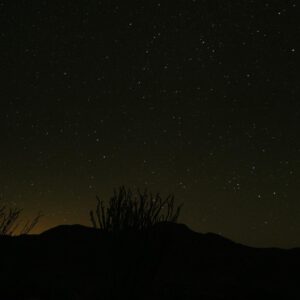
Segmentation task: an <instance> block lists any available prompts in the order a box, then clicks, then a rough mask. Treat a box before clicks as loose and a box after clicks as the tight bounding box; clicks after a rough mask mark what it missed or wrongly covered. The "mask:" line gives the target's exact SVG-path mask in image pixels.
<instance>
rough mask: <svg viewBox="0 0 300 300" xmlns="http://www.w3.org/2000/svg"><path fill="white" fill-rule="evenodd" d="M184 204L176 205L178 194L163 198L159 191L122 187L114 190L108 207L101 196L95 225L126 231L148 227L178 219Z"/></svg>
mask: <svg viewBox="0 0 300 300" xmlns="http://www.w3.org/2000/svg"><path fill="white" fill-rule="evenodd" d="M181 207H182V205H179V206H178V207H176V208H175V207H174V196H173V195H169V196H168V197H166V198H165V199H162V198H161V196H160V194H159V193H156V194H153V193H151V192H148V191H147V190H145V191H144V192H141V191H140V190H136V192H134V193H133V192H132V191H131V190H130V189H126V188H125V187H121V188H119V189H118V190H114V195H113V196H112V197H111V198H110V200H109V202H108V206H107V207H105V205H104V201H103V200H100V199H99V197H97V206H96V209H95V210H94V211H93V210H91V211H90V219H91V222H92V224H93V226H94V227H95V228H100V229H102V230H105V231H107V232H118V231H124V230H130V229H133V230H136V231H142V230H145V229H147V228H149V227H151V226H153V225H154V224H156V223H158V222H166V221H167V222H176V221H177V219H178V217H179V214H180V210H181Z"/></svg>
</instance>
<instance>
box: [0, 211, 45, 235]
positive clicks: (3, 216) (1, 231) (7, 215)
mask: <svg viewBox="0 0 300 300" xmlns="http://www.w3.org/2000/svg"><path fill="white" fill-rule="evenodd" d="M22 211H23V210H22V209H20V208H17V207H14V208H7V207H6V206H5V205H2V206H0V235H13V234H14V233H15V232H16V230H17V228H18V227H19V226H20V221H19V220H20V215H21V213H22ZM41 216H42V215H41V214H38V215H37V216H36V217H35V218H34V219H33V220H31V221H27V222H26V223H25V225H23V227H22V229H20V230H19V233H20V234H28V233H29V232H30V231H31V230H32V229H33V228H34V227H35V226H36V224H37V223H38V222H39V220H40V218H41Z"/></svg>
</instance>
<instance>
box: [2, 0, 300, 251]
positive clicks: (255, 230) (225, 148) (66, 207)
mask: <svg viewBox="0 0 300 300" xmlns="http://www.w3.org/2000/svg"><path fill="white" fill-rule="evenodd" d="M297 9H298V5H297V3H296V1H283V0H282V1H280V0H278V1H231V0H230V1H208V0H207V1H206V0H202V1H200V0H194V1H191V0H184V1H146V0H145V1H144V0H143V1H129V2H125V1H113V0H110V1H108V0H106V1H87V2H85V3H83V2H79V1H31V2H30V3H28V2H25V1H18V2H14V1H0V10H1V14H2V16H3V17H2V18H1V19H2V21H1V23H2V25H1V28H0V40H1V45H2V46H1V50H0V51H1V60H2V63H1V71H0V74H1V81H2V88H1V90H2V92H1V109H0V122H1V123H0V125H1V126H0V133H1V137H2V143H1V144H2V145H1V148H0V153H1V156H0V170H1V171H0V178H1V181H0V183H1V184H0V194H1V198H2V199H3V201H4V202H6V203H9V204H11V205H14V204H16V205H18V206H20V207H23V208H24V210H25V211H27V213H28V214H29V215H34V214H35V213H36V212H37V211H39V210H42V211H43V213H44V214H45V217H44V219H42V220H41V223H40V224H39V226H38V228H37V231H42V230H44V229H45V228H49V227H51V226H54V225H57V224H61V223H82V224H89V217H88V210H89V209H90V208H92V207H93V206H94V204H95V195H99V196H100V197H108V196H109V195H110V194H111V193H112V189H113V188H114V187H118V186H120V185H126V186H129V187H132V188H134V187H140V188H145V187H147V188H149V189H150V190H153V191H160V192H161V193H162V194H163V195H167V194H168V193H173V194H174V195H175V198H176V199H177V202H178V203H181V202H183V203H184V208H183V211H182V215H181V218H180V221H181V222H184V223H186V224H187V225H189V226H190V227H191V228H192V229H194V230H196V231H203V232H206V231H213V232H216V233H221V234H223V235H225V236H227V237H229V238H232V239H234V240H236V241H238V242H243V243H246V244H250V245H254V246H280V247H294V246H299V245H300V221H299V220H300V202H299V190H298V187H299V184H300V175H299V172H300V159H299V154H300V139H299V129H300V128H299V124H300V123H299V122H300V104H299V99H298V98H299V74H298V72H297V69H298V67H299V64H298V60H299V59H298V53H299V29H300V26H299V21H298V19H297V16H296V10H297Z"/></svg>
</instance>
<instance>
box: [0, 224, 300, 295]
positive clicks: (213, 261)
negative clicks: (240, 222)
mask: <svg viewBox="0 0 300 300" xmlns="http://www.w3.org/2000/svg"><path fill="white" fill-rule="evenodd" d="M0 254H1V258H2V259H1V260H0V280H1V281H0V282H1V292H0V299H5V300H17V299H26V300H27V299H28V300H29V299H31V300H38V299H41V300H42V299H49V300H50V299H55V300H57V299H64V300H67V299H70V300H71V299H72V300H73V299H74V300H77V299H99V300H100V299H101V300H106V299H147V300H150V299H153V300H154V299H155V300H156V299H172V300H173V299H243V300H245V299H258V297H259V298H260V297H264V298H265V299H300V292H299V283H300V273H299V270H300V249H291V250H283V249H277V248H264V249H260V248H252V247H247V246H244V245H241V244H238V243H235V242H233V241H231V240H228V239H226V238H224V237H222V236H220V235H217V234H213V233H207V234H201V233H196V232H194V231H192V230H190V229H189V228H188V227H187V226H185V225H183V224H174V223H159V224H157V225H155V226H153V227H152V228H151V229H149V230H148V231H147V232H144V233H137V232H123V233H119V234H114V235H112V234H107V233H104V232H102V231H101V230H98V229H93V228H89V227H85V226H81V225H62V226H58V227H55V228H52V229H50V230H47V231H45V232H43V233H42V234H40V235H23V236H18V237H7V236H5V237H3V236H2V237H0Z"/></svg>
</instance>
